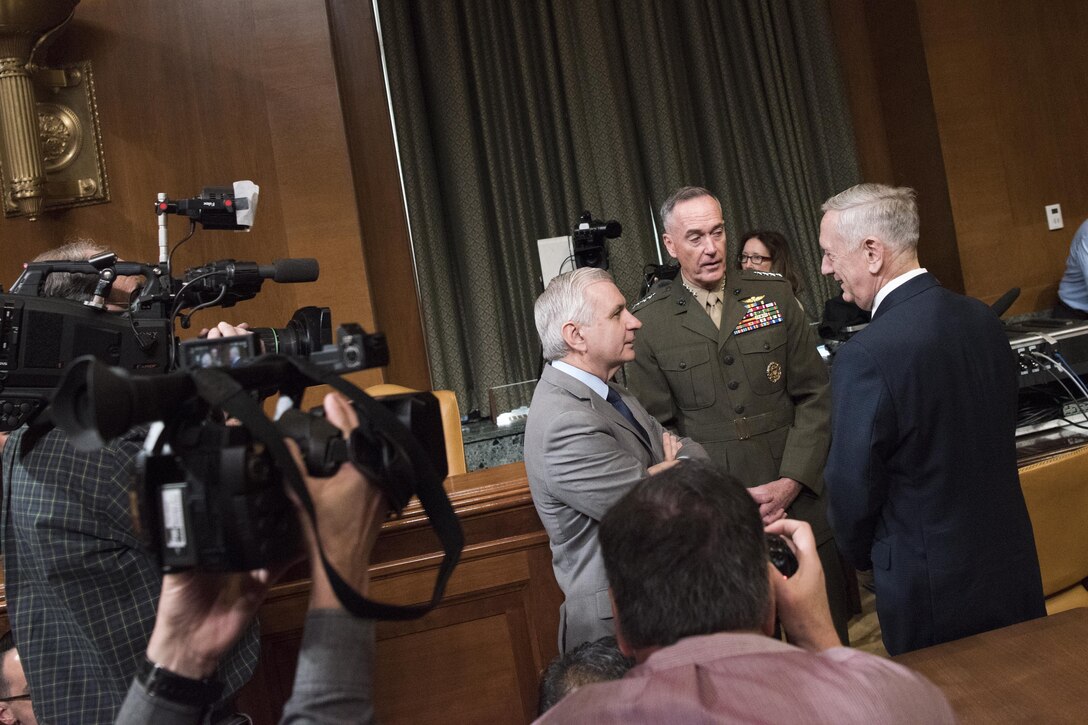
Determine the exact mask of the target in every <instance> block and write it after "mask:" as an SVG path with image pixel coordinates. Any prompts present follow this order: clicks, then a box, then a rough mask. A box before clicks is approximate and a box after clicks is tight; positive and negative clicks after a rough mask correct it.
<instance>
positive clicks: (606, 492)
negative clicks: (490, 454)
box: [543, 406, 661, 520]
mask: <svg viewBox="0 0 1088 725" xmlns="http://www.w3.org/2000/svg"><path fill="white" fill-rule="evenodd" d="M547 425H548V428H549V430H548V431H547V434H546V435H545V440H546V441H547V443H546V447H545V450H544V455H543V459H544V467H545V470H546V480H547V481H548V490H549V491H550V492H551V494H552V495H553V496H555V497H556V498H557V499H559V500H560V501H562V502H563V503H564V504H566V505H567V506H570V507H571V508H573V509H574V510H576V511H579V512H581V513H583V514H585V515H587V516H589V517H591V518H593V519H596V520H600V519H601V517H603V516H604V514H605V512H607V511H608V510H609V509H610V508H612V505H613V504H615V503H616V501H618V500H619V499H620V498H621V497H622V496H623V495H624V494H625V493H627V492H628V491H629V490H631V487H632V486H634V485H635V484H636V483H638V482H639V481H640V480H641V479H642V478H644V477H645V476H646V466H645V465H643V461H642V460H640V459H639V457H638V456H636V455H635V454H634V453H633V452H632V451H631V450H629V449H627V448H625V447H624V446H623V445H621V444H620V441H618V440H617V439H616V437H615V434H614V431H613V430H612V428H611V427H610V426H609V424H608V421H607V420H606V419H605V418H603V417H602V416H601V415H600V414H599V413H597V412H596V411H594V410H593V409H592V408H590V407H589V406H584V407H579V408H574V409H570V410H565V411H562V412H560V413H559V414H557V415H556V416H554V417H553V418H552V419H551V420H549V421H548V423H547ZM657 430H659V429H657ZM649 432H650V435H654V434H655V432H656V431H649ZM656 434H657V435H658V445H657V446H655V450H656V449H658V448H660V445H661V444H660V435H661V434H660V432H657V433H656Z"/></svg>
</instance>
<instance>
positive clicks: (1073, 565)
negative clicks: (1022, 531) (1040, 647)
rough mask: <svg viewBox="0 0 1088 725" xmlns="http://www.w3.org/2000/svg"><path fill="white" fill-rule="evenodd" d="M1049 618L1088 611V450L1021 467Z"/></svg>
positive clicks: (1081, 449) (1078, 450) (1076, 451)
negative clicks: (1087, 533)
mask: <svg viewBox="0 0 1088 725" xmlns="http://www.w3.org/2000/svg"><path fill="white" fill-rule="evenodd" d="M1020 487H1021V488H1022V489H1023V491H1024V501H1025V502H1026V503H1027V505H1028V514H1029V515H1030V516H1031V525H1032V528H1033V529H1034V530H1035V548H1036V549H1037V550H1038V552H1039V567H1040V568H1041V569H1042V574H1043V593H1044V594H1045V595H1046V611H1047V614H1057V613H1058V612H1064V611H1065V610H1067V609H1073V608H1075V607H1088V589H1086V588H1085V583H1086V582H1088V536H1085V535H1084V522H1085V521H1088V446H1084V447H1083V448H1078V449H1077V450H1075V451H1071V452H1068V453H1059V454H1058V455H1056V456H1052V457H1051V458H1047V459H1045V460H1043V461H1039V462H1038V463H1032V464H1031V465H1028V466H1024V467H1023V468H1021V469H1020Z"/></svg>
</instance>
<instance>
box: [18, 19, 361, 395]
mask: <svg viewBox="0 0 1088 725" xmlns="http://www.w3.org/2000/svg"><path fill="white" fill-rule="evenodd" d="M82 59H87V60H90V61H91V62H92V63H93V66H94V72H95V77H96V81H97V96H98V104H99V110H100V116H101V125H102V132H103V146H104V152H105V160H106V168H107V171H108V174H109V180H110V189H111V198H112V201H111V202H110V203H108V204H103V205H97V206H91V207H85V208H81V209H75V210H70V211H67V212H60V213H57V214H54V215H51V216H49V217H46V218H43V219H41V220H39V221H37V222H34V223H30V222H27V221H26V220H25V219H18V218H17V219H0V248H3V254H2V255H0V277H2V280H0V281H2V282H3V283H4V285H5V286H7V285H10V283H11V282H12V281H13V280H14V278H15V276H17V273H18V270H19V264H20V263H21V262H22V261H24V260H26V259H29V258H32V257H33V256H35V255H36V254H38V253H39V252H42V251H45V250H46V249H49V248H52V247H54V246H57V245H58V244H60V243H61V242H63V241H64V239H65V238H66V237H69V236H72V235H84V236H90V237H93V238H95V239H98V240H101V241H103V242H106V243H108V244H109V245H110V246H112V247H113V248H114V249H115V250H116V251H117V252H118V253H119V254H120V255H121V256H122V257H124V258H127V259H132V260H140V261H154V260H155V259H156V258H157V246H156V218H155V215H154V213H153V211H152V202H153V201H154V198H155V194H156V193H157V192H160V191H163V192H166V193H167V194H169V195H170V196H171V197H172V198H185V197H189V196H194V195H196V194H197V193H199V191H200V189H201V188H202V187H203V186H205V185H220V184H229V183H231V182H232V181H234V180H237V179H244V178H248V179H252V180H253V181H255V182H256V183H258V184H259V185H260V186H261V197H260V206H259V208H258V212H257V219H256V224H255V225H254V227H253V230H252V231H251V232H249V233H234V232H207V231H200V230H198V231H197V233H196V235H195V236H194V237H193V238H192V239H191V240H190V241H189V242H188V243H186V244H185V245H184V246H183V247H181V249H180V250H179V251H178V253H177V255H176V256H175V269H183V268H185V267H188V266H193V265H196V264H199V263H202V262H205V261H210V260H214V259H223V258H228V257H229V258H235V259H244V260H253V261H258V262H270V261H272V260H273V259H276V258H279V257H287V256H312V257H316V258H317V259H318V260H319V262H321V265H322V274H321V278H320V280H319V281H318V282H316V283H312V284H305V285H275V284H274V283H271V282H269V283H267V284H266V285H265V286H264V290H263V291H262V293H261V294H260V296H259V297H258V298H257V300H255V301H251V302H248V303H242V304H240V305H238V306H237V307H235V308H231V309H227V310H212V311H208V312H203V313H200V314H199V315H198V316H197V318H196V320H195V324H194V327H199V326H201V325H208V324H210V323H214V322H215V321H216V320H218V319H227V320H229V321H232V322H239V321H242V320H246V321H249V322H251V323H252V324H255V325H269V326H276V327H280V326H282V325H283V324H284V323H285V322H286V321H287V320H288V318H289V317H290V315H291V314H292V313H293V311H294V310H295V309H296V308H298V307H300V306H303V305H309V304H313V305H323V306H329V307H331V308H332V310H333V321H334V324H335V323H337V322H349V321H355V322H359V323H361V324H362V325H363V326H364V327H366V328H367V329H371V330H372V329H374V322H375V320H374V313H373V305H372V302H371V298H370V292H369V283H368V280H367V270H366V266H365V262H364V259H363V254H362V238H361V233H360V224H359V219H358V215H357V212H356V208H357V207H356V198H355V190H354V187H353V179H352V171H351V166H350V163H349V154H348V147H347V139H346V136H345V130H344V122H343V114H342V109H341V106H340V98H339V89H338V87H337V83H336V73H335V69H334V64H333V58H332V47H331V39H330V35H329V24H328V14H327V12H326V8H325V3H324V2H323V0H303V1H301V2H298V1H295V0H292V1H290V2H288V1H287V0H231V1H230V2H221V1H214V0H189V1H188V2H184V3H181V2H171V3H146V2H140V1H139V0H100V1H99V2H95V3H82V4H81V5H80V6H79V7H78V8H77V9H76V15H75V20H74V21H73V22H72V24H71V26H70V27H69V28H68V29H67V30H66V31H65V32H64V34H63V36H61V38H60V40H59V41H58V43H57V45H56V46H55V47H54V48H53V49H52V52H51V54H50V55H49V56H48V58H47V60H49V61H54V62H64V61H68V60H82ZM186 229H187V224H186V223H185V221H184V220H183V219H182V218H181V217H172V218H171V221H170V236H171V241H172V242H177V241H178V240H180V239H181V237H182V236H183V235H184V234H185V232H186ZM361 377H362V379H363V382H364V383H365V384H372V383H377V382H381V381H382V380H381V379H382V375H381V373H380V371H373V372H370V373H367V374H366V375H365V376H361Z"/></svg>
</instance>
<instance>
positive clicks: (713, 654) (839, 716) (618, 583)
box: [538, 461, 955, 724]
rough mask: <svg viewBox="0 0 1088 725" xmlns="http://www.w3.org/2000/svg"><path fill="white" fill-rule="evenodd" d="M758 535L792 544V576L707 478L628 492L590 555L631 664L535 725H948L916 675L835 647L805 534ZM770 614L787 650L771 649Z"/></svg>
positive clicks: (673, 477)
mask: <svg viewBox="0 0 1088 725" xmlns="http://www.w3.org/2000/svg"><path fill="white" fill-rule="evenodd" d="M766 531H767V533H770V534H775V535H781V536H784V537H786V538H787V539H788V540H789V541H790V542H791V544H792V546H791V548H792V549H793V550H794V551H795V553H796V556H797V560H798V568H797V571H796V573H795V574H793V575H792V576H790V577H788V578H787V577H785V576H783V575H782V574H781V573H779V572H778V570H777V569H776V568H775V567H774V565H772V564H771V563H770V561H769V558H768V553H767V543H766V538H765V536H764V530H763V527H762V524H761V522H760V517H759V511H758V509H757V507H756V504H755V503H754V502H753V500H752V497H751V496H749V495H748V493H747V491H746V489H745V488H744V486H742V485H741V483H740V482H738V481H737V480H736V479H734V478H732V477H730V476H728V475H726V474H724V473H722V472H720V471H719V470H718V469H716V468H714V467H713V466H710V465H708V464H703V463H700V462H697V461H684V462H682V463H681V464H680V465H677V466H675V467H673V468H671V469H669V470H667V471H664V472H663V473H660V474H658V475H655V476H650V477H648V478H647V479H645V480H644V481H642V482H641V483H639V484H638V485H637V486H636V487H635V488H633V489H632V490H631V491H630V492H629V493H628V494H627V495H626V496H624V497H623V498H622V499H621V500H620V501H619V502H618V503H617V504H616V505H615V506H613V508H612V509H611V510H609V512H608V513H607V514H606V515H605V517H604V519H603V520H602V521H601V525H600V542H601V549H602V553H603V556H604V561H605V569H606V571H607V573H608V581H609V585H610V593H611V596H612V606H613V611H614V614H615V624H616V639H617V640H618V642H619V645H620V649H621V650H623V652H624V654H627V655H628V656H632V657H634V658H635V660H636V662H637V665H636V666H635V667H634V669H632V670H631V671H630V672H628V674H627V675H626V676H625V677H624V678H623V679H620V680H615V681H612V682H603V683H597V684H592V685H587V686H584V687H582V688H579V689H578V690H576V691H575V692H573V693H572V694H571V695H569V696H568V697H566V698H565V699H564V700H563V701H562V702H560V703H559V704H558V705H556V706H555V707H554V708H552V709H551V710H549V711H548V712H547V713H546V714H545V716H544V717H543V718H541V720H539V721H538V722H544V723H550V722H562V723H573V722H593V723H612V722H615V723H642V722H644V723H658V722H682V723H686V724H690V723H703V722H715V723H720V722H756V721H760V722H790V723H815V722H835V723H873V722H879V723H918V722H926V723H951V722H955V717H954V715H953V713H952V709H951V707H950V706H949V704H948V702H947V700H946V699H945V698H944V696H943V695H942V694H941V692H940V690H938V689H937V688H936V687H935V686H934V685H933V684H932V683H930V682H929V681H928V680H926V679H925V678H923V677H922V676H921V675H918V674H916V673H914V672H912V671H911V670H908V669H906V668H905V667H902V666H900V665H897V664H895V663H893V662H891V661H889V660H886V659H883V658H880V657H876V656H874V655H870V654H867V653H864V652H860V651H857V650H852V649H849V648H845V647H841V646H840V645H839V639H838V636H837V634H836V632H835V628H834V625H833V624H832V622H831V613H830V610H829V608H828V604H827V596H826V594H825V590H824V576H823V570H822V569H821V568H820V560H819V557H818V556H817V553H816V541H815V539H814V537H813V535H812V530H811V528H810V527H809V525H808V524H806V523H804V522H800V521H794V520H792V519H782V520H779V521H776V522H775V523H773V524H771V525H770V526H768V527H767V529H766ZM776 615H777V618H778V619H779V620H780V621H781V624H782V626H783V628H784V629H785V630H786V632H788V634H789V636H790V639H791V641H792V642H793V643H794V644H786V643H785V642H781V641H779V640H776V639H772V638H771V637H770V636H768V635H770V634H771V633H772V632H773V631H774V623H775V618H776Z"/></svg>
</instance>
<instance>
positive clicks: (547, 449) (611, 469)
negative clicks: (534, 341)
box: [525, 267, 706, 652]
mask: <svg viewBox="0 0 1088 725" xmlns="http://www.w3.org/2000/svg"><path fill="white" fill-rule="evenodd" d="M534 312H535V316H536V328H537V332H538V333H539V335H540V342H541V345H542V346H543V354H544V358H545V359H546V360H548V361H549V364H548V365H546V366H545V367H544V372H543V373H542V374H541V376H540V382H539V383H538V384H537V387H536V392H535V393H534V394H533V402H532V405H531V406H530V407H529V417H528V419H527V420H526V423H525V470H526V473H527V474H528V477H529V488H530V490H531V491H532V494H533V503H534V504H535V505H536V510H537V513H538V514H539V515H540V520H541V522H542V523H543V524H544V529H545V530H546V531H547V532H548V539H549V540H550V542H551V548H552V566H553V568H554V569H555V578H556V581H558V582H559V587H560V588H561V589H562V590H563V594H564V595H566V601H565V602H564V603H563V606H562V609H561V610H560V623H559V649H560V651H561V652H565V651H567V650H568V649H570V648H572V647H574V646H576V645H578V644H581V643H582V642H587V641H592V640H596V639H599V638H601V637H604V636H606V635H610V634H614V627H613V623H612V605H611V602H610V600H609V598H608V579H607V577H606V576H605V571H604V562H603V561H602V559H601V550H600V545H599V544H598V542H597V524H598V522H599V521H600V520H601V517H602V516H604V514H605V512H607V511H608V509H609V508H611V506H612V504H614V503H615V502H616V501H618V500H619V499H620V498H621V497H622V496H623V495H624V494H625V493H627V491H629V490H630V489H631V487H633V486H634V485H635V484H636V483H638V482H639V481H640V480H642V478H644V477H645V476H646V475H647V474H648V473H656V472H657V471H660V470H663V469H664V468H666V467H668V466H671V465H673V464H674V463H675V462H676V459H677V458H678V457H688V456H700V457H705V455H706V454H705V453H704V452H703V450H702V448H701V447H700V446H699V445H697V444H694V443H692V442H691V441H688V440H686V439H684V440H681V439H679V438H677V437H676V436H674V435H672V434H671V433H669V432H667V431H666V430H665V429H664V428H662V427H661V424H659V423H658V422H657V421H656V420H654V419H653V417H651V416H650V415H649V414H648V413H647V412H646V411H645V410H643V409H642V406H641V405H639V403H638V401H637V400H636V399H635V398H634V397H633V396H631V395H629V394H628V393H627V391H625V390H624V389H623V388H622V387H620V386H619V385H616V384H615V383H610V382H608V381H609V380H611V379H612V376H613V375H615V374H616V371H617V370H619V368H620V366H621V365H623V363H625V362H630V361H631V360H632V359H634V355H635V353H634V340H635V330H637V329H638V328H639V327H640V324H639V321H638V320H637V319H635V317H634V316H633V315H632V314H631V313H630V312H628V311H627V307H626V304H625V300H624V298H623V294H622V293H621V292H620V291H619V289H618V288H617V287H616V285H615V284H614V283H613V282H612V278H611V277H610V276H609V274H608V273H607V272H605V271H603V270H600V269H595V268H592V267H587V268H583V269H579V270H576V271H574V272H568V273H567V274H562V275H559V276H558V277H556V278H555V279H553V280H552V281H551V282H550V283H549V284H548V288H547V289H546V290H544V293H543V294H541V295H540V297H539V298H537V301H536V307H535V310H534Z"/></svg>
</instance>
